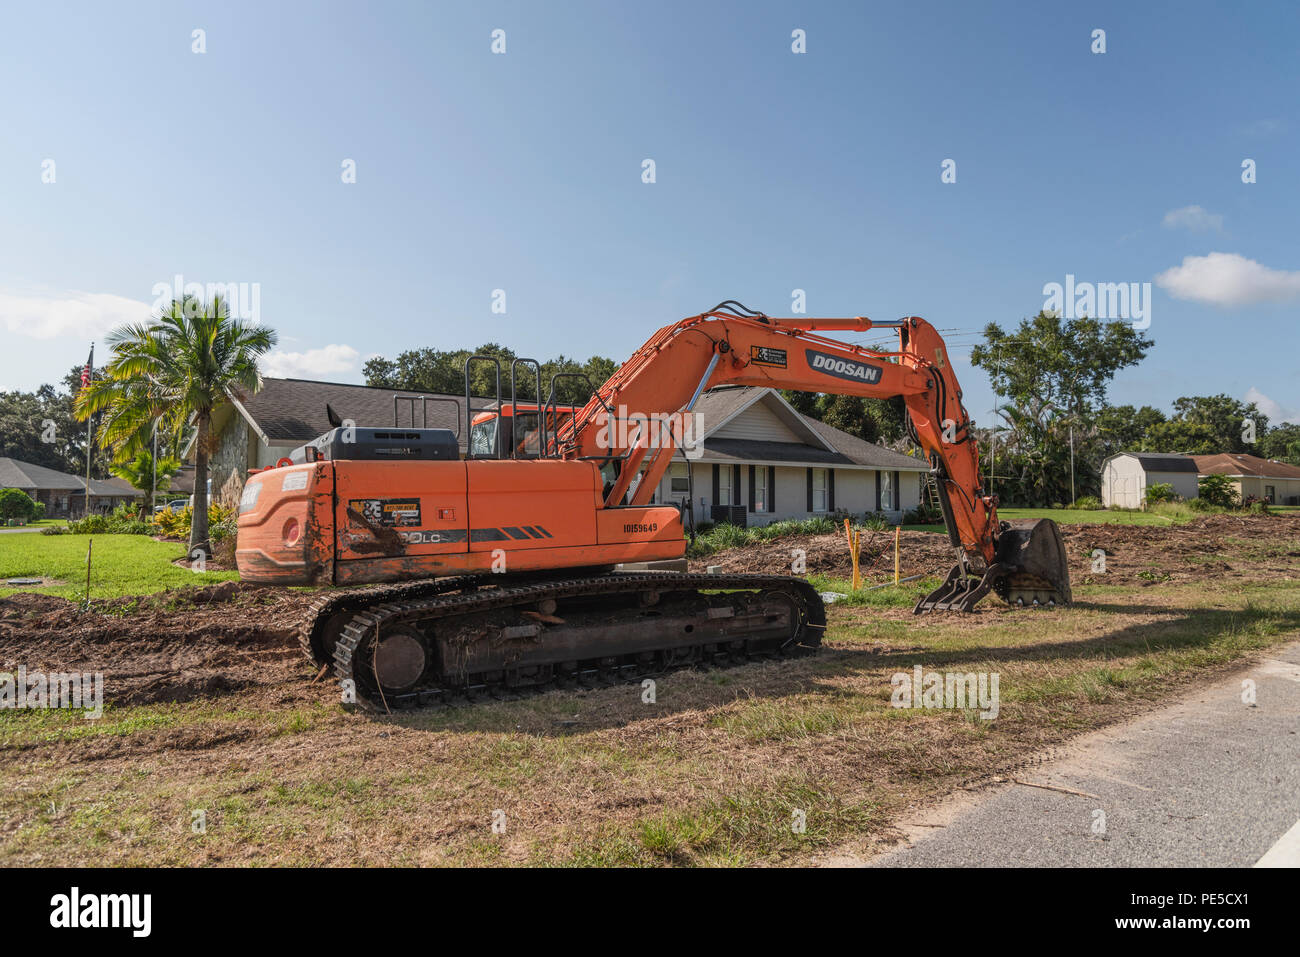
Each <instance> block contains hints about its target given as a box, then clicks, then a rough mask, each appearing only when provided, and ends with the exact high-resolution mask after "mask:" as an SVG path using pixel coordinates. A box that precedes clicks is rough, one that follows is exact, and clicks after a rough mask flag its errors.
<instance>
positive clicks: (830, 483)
mask: <svg viewBox="0 0 1300 957" xmlns="http://www.w3.org/2000/svg"><path fill="white" fill-rule="evenodd" d="M826 511H828V512H833V511H835V470H834V469H827V470H826Z"/></svg>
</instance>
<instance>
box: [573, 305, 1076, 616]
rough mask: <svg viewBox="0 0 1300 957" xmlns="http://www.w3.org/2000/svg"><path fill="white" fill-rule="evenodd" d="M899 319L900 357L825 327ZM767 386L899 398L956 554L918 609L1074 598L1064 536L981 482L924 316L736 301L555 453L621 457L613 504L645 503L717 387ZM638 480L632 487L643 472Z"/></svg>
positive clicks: (613, 382)
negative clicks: (776, 307) (794, 310)
mask: <svg viewBox="0 0 1300 957" xmlns="http://www.w3.org/2000/svg"><path fill="white" fill-rule="evenodd" d="M881 328H891V329H895V330H896V331H897V334H898V349H897V350H896V351H892V352H886V351H880V350H875V349H868V348H865V347H861V346H855V345H850V344H848V343H844V342H840V341H838V340H835V339H830V338H827V337H825V336H823V335H821V334H820V333H821V332H830V331H850V332H867V331H869V330H872V329H881ZM723 385H751V386H768V387H772V388H779V389H794V390H798V391H807V392H829V393H835V394H840V395H854V396H864V397H868V398H892V397H894V396H902V398H903V401H904V403H905V404H906V407H907V413H908V421H909V429H910V434H911V436H912V438H913V439H914V441H915V442H916V443H917V444H918V445H919V446H920V447H921V448H922V449H923V450H924V452H925V454H926V456H927V457H928V460H929V463H930V466H931V471H932V474H933V475H934V476H935V478H936V480H937V485H938V489H939V499H940V503H941V506H942V509H943V517H944V522H945V525H946V526H947V529H948V534H949V538H950V540H951V542H952V544H953V546H954V548H955V549H956V552H957V557H958V563H957V565H956V566H955V567H954V568H953V570H952V572H950V574H949V576H948V580H947V581H945V583H944V585H943V587H941V588H940V589H938V590H937V591H936V592H935V593H934V594H932V595H930V596H928V597H927V598H926V599H923V600H922V601H921V602H920V603H919V604H918V605H917V609H916V610H917V611H918V612H920V611H929V610H936V609H942V608H960V609H962V610H969V609H970V608H971V607H973V605H974V604H975V602H977V601H979V599H980V598H982V597H983V596H984V595H985V594H987V593H988V591H990V590H996V591H997V593H998V594H999V595H1000V596H1001V597H1003V598H1004V599H1005V600H1007V601H1009V602H1012V603H1020V604H1030V603H1032V604H1066V603H1068V602H1069V601H1070V590H1069V576H1068V570H1067V568H1066V563H1065V558H1064V548H1063V545H1062V542H1061V537H1060V532H1059V530H1058V529H1057V528H1056V525H1055V523H1053V522H1051V521H1049V520H1044V521H1042V522H1040V523H1038V525H1036V526H1034V527H1033V528H1029V529H1016V528H1011V527H1010V526H1009V525H1008V524H1007V523H1000V522H999V521H998V517H997V497H996V496H994V495H990V494H987V493H986V492H985V491H984V488H983V485H982V483H981V481H980V475H979V455H978V452H977V449H976V444H975V440H974V436H973V435H972V432H971V421H970V417H969V416H968V415H967V414H966V410H965V408H964V407H963V405H962V401H961V400H962V392H961V387H960V386H959V385H958V383H957V378H956V376H955V374H954V373H953V370H952V366H951V364H950V363H949V361H948V355H947V348H946V346H945V344H944V341H943V339H942V337H941V336H940V335H939V333H938V332H937V331H936V330H935V329H934V327H933V326H932V325H930V323H928V322H926V321H925V320H924V319H921V318H919V317H916V316H911V317H908V318H906V319H900V320H896V321H893V322H873V321H872V320H870V319H867V318H865V317H862V316H858V317H854V318H849V319H814V318H794V319H776V318H772V317H769V316H766V315H764V314H762V313H757V312H753V311H752V310H749V309H746V308H745V307H744V306H742V305H740V304H739V303H735V302H726V303H721V304H719V305H718V306H716V307H714V309H712V310H710V311H708V312H705V313H701V314H700V315H697V316H691V317H689V318H687V319H683V320H682V321H680V322H678V323H676V324H674V325H671V326H666V327H664V328H663V329H660V330H659V331H658V332H657V333H655V335H654V336H653V337H651V339H650V340H649V341H648V342H646V343H645V345H643V346H642V347H641V348H640V349H638V350H637V352H636V353H635V354H634V355H633V356H632V357H631V358H630V359H629V360H628V361H627V362H626V363H624V364H623V366H622V367H621V368H620V369H619V370H618V371H617V372H615V373H614V375H613V376H611V377H610V378H609V380H608V381H606V382H605V383H604V385H602V386H601V387H600V388H599V389H598V390H597V392H596V394H595V395H594V396H593V397H592V399H591V400H590V401H589V402H588V403H587V405H586V406H585V407H584V408H582V409H581V410H580V411H579V412H578V413H577V415H575V416H574V417H573V418H572V419H571V420H570V421H569V422H568V423H567V424H566V426H565V427H564V428H563V429H561V430H560V432H559V433H558V434H557V435H556V446H557V450H558V452H559V454H560V455H561V456H562V457H565V458H578V459H586V460H594V461H600V462H609V463H616V466H617V468H616V471H617V477H616V479H615V480H614V481H613V483H612V485H611V487H610V488H609V490H608V492H607V493H606V501H605V505H606V507H617V506H618V505H621V504H628V505H645V504H648V502H649V499H650V496H651V495H652V494H653V491H654V489H655V488H656V487H658V485H659V481H660V479H661V478H662V476H663V473H664V471H665V470H666V469H667V468H668V465H669V463H670V461H671V459H672V456H673V453H674V451H675V450H676V449H677V448H678V447H679V446H680V445H681V444H682V442H683V440H687V441H689V439H690V435H691V421H690V419H689V418H687V417H689V416H690V414H691V413H692V412H693V411H694V407H695V404H696V402H697V401H698V400H699V397H700V396H701V395H702V394H703V393H704V392H705V391H706V390H708V389H712V388H715V387H718V386H723ZM638 475H640V476H641V478H640V481H639V483H638V484H637V485H636V488H635V490H634V491H633V492H632V493H631V495H630V496H629V494H628V493H629V489H630V488H631V487H632V483H633V480H634V478H635V477H636V476H638Z"/></svg>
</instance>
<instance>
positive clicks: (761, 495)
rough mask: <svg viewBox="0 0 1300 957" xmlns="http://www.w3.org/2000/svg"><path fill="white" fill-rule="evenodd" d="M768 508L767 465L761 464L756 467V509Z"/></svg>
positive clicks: (757, 510) (760, 510)
mask: <svg viewBox="0 0 1300 957" xmlns="http://www.w3.org/2000/svg"><path fill="white" fill-rule="evenodd" d="M767 510H768V507H767V466H766V465H760V466H758V467H757V468H755V469H754V511H756V512H766V511H767Z"/></svg>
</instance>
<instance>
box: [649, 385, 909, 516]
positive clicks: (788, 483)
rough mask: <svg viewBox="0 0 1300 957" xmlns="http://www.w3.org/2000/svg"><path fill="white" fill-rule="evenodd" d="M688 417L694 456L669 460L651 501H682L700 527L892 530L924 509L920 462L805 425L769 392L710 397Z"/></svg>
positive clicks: (732, 391)
mask: <svg viewBox="0 0 1300 957" xmlns="http://www.w3.org/2000/svg"><path fill="white" fill-rule="evenodd" d="M695 411H697V412H698V413H699V414H700V420H699V422H700V436H702V439H703V441H702V442H701V443H700V448H699V449H698V450H697V451H696V453H692V457H691V458H689V459H688V458H686V457H685V456H684V455H683V453H682V451H680V450H679V451H678V452H677V453H675V455H674V458H673V462H672V464H671V465H670V466H669V468H668V472H667V474H666V475H665V476H664V478H663V480H662V481H661V482H660V485H659V488H658V489H657V490H656V492H655V501H657V502H665V503H673V504H676V503H678V502H681V501H683V500H685V499H688V498H689V500H690V502H691V505H692V512H693V514H694V516H695V519H696V521H697V522H707V521H721V520H724V519H726V520H729V521H731V522H733V523H735V524H737V525H767V524H769V523H771V522H774V521H777V520H780V519H787V518H811V517H814V516H818V515H831V514H834V513H835V512H848V513H850V514H852V515H862V514H864V513H866V512H882V513H884V515H885V516H886V517H887V518H889V519H890V520H891V521H898V520H900V519H901V518H902V516H903V513H904V512H905V511H907V510H909V509H914V508H916V506H917V505H918V504H919V503H920V501H921V497H922V493H923V491H924V488H925V480H926V474H927V473H928V471H929V466H928V464H927V463H926V462H925V460H924V459H921V458H914V457H913V456H910V455H903V454H902V453H900V452H894V451H892V450H890V449H887V448H885V447H884V446H882V445H874V444H872V443H871V442H866V441H864V440H862V439H860V438H857V437H856V436H853V435H850V434H849V433H847V432H843V431H841V430H840V429H836V428H833V427H832V426H829V425H827V424H826V423H824V422H819V421H818V420H817V419H814V418H811V417H809V416H806V415H802V414H800V413H799V412H798V411H797V410H796V409H795V408H794V407H793V406H792V405H790V403H789V402H787V401H786V400H785V399H784V398H782V396H781V393H780V392H778V391H776V390H775V389H766V388H759V387H755V386H726V387H723V388H720V389H714V390H712V391H710V392H706V393H705V394H704V395H702V396H701V397H700V400H699V402H698V403H697V404H696V407H695ZM700 436H697V439H698V438H699V437H700Z"/></svg>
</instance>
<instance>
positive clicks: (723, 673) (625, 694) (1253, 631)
mask: <svg viewBox="0 0 1300 957" xmlns="http://www.w3.org/2000/svg"><path fill="white" fill-rule="evenodd" d="M1085 607H1087V608H1089V609H1091V610H1097V611H1105V612H1110V613H1114V614H1146V615H1150V614H1171V615H1175V616H1176V617H1173V618H1168V619H1164V620H1161V621H1154V622H1152V621H1147V622H1133V623H1130V624H1127V625H1124V626H1122V627H1119V628H1116V629H1114V630H1111V631H1108V632H1106V633H1104V634H1101V635H1098V636H1096V637H1092V638H1083V639H1076V640H1065V641H1040V642H1035V643H1029V644H1020V645H1000V646H999V645H994V646H977V647H970V648H962V649H956V650H946V649H929V650H927V649H926V648H924V646H912V647H909V648H899V649H885V650H880V651H876V650H872V649H865V648H862V649H859V648H835V649H826V650H824V651H823V652H822V653H821V654H819V655H815V656H810V657H807V658H802V659H798V660H794V661H788V662H785V663H782V664H775V663H772V664H761V663H760V664H747V665H738V666H735V667H732V668H715V669H704V670H703V671H702V673H703V674H705V675H708V676H712V677H713V678H714V683H712V684H708V685H705V684H703V683H701V684H700V685H697V686H696V687H693V688H689V689H686V693H685V694H679V693H677V691H678V689H675V688H673V686H672V684H671V682H672V678H673V676H674V675H675V674H681V672H670V673H669V674H667V675H662V676H656V680H657V681H659V682H660V687H659V690H658V694H657V696H656V697H657V701H656V702H655V703H654V704H652V705H651V704H646V703H643V702H642V701H641V693H642V692H641V686H640V685H639V684H637V683H631V682H629V683H626V684H619V685H614V686H611V687H605V688H596V689H587V690H582V691H573V690H553V691H548V692H544V693H540V694H533V695H525V696H523V697H521V698H519V699H518V700H515V701H490V700H489V701H484V702H479V703H467V704H460V705H455V706H443V707H437V708H432V709H426V710H423V711H419V712H411V713H409V714H401V715H395V716H392V717H379V718H376V719H375V720H378V721H388V722H393V723H395V724H398V725H401V726H402V727H406V728H412V729H415V730H424V731H452V732H488V733H505V734H510V733H524V734H529V735H537V736H542V737H564V736H570V735H581V734H584V733H586V732H590V731H598V730H604V729H608V728H618V727H625V726H627V725H629V724H632V723H635V722H636V721H640V720H644V719H646V718H665V717H672V716H674V715H677V714H682V713H686V712H690V711H695V710H699V709H701V708H717V707H725V706H727V705H729V704H732V703H734V702H736V701H755V700H768V701H780V700H781V699H783V698H786V697H789V696H791V695H806V694H827V695H838V696H842V695H844V694H846V691H845V689H844V688H843V687H840V686H838V685H836V684H834V683H833V682H834V679H836V678H841V677H849V676H855V675H860V674H864V673H870V672H877V671H881V672H887V673H893V672H901V671H910V670H911V669H912V667H913V666H915V665H921V666H922V667H925V668H938V667H942V666H950V665H966V664H972V663H979V664H984V665H989V664H996V663H999V662H1001V663H1008V664H1010V663H1013V662H1026V663H1028V662H1041V661H1050V660H1061V661H1079V660H1085V659H1096V661H1097V662H1098V663H1099V664H1103V663H1106V662H1110V661H1113V660H1115V659H1117V658H1126V657H1134V656H1142V655H1150V654H1155V653H1160V652H1169V651H1188V650H1197V649H1203V650H1208V649H1209V648H1210V647H1211V646H1212V645H1213V644H1214V643H1215V642H1216V641H1220V640H1222V639H1223V638H1224V637H1225V636H1232V635H1243V636H1246V637H1248V638H1249V637H1252V636H1253V637H1259V636H1263V635H1282V634H1286V633H1288V632H1295V633H1297V634H1298V635H1300V609H1296V610H1269V609H1259V608H1249V607H1248V608H1245V609H1232V610H1227V609H1215V610H1189V609H1186V608H1170V607H1161V606H1154V607H1153V606H1146V605H1142V606H1137V605H1106V604H1102V603H1087V605H1086V606H1085ZM762 668H766V669H768V671H767V672H762V671H759V670H758V669H762ZM774 669H780V670H775V671H774Z"/></svg>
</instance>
